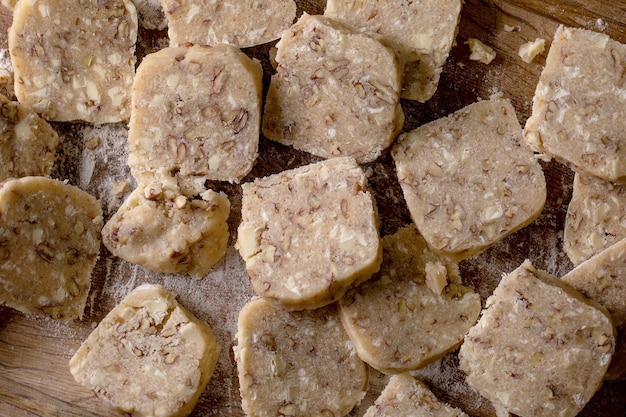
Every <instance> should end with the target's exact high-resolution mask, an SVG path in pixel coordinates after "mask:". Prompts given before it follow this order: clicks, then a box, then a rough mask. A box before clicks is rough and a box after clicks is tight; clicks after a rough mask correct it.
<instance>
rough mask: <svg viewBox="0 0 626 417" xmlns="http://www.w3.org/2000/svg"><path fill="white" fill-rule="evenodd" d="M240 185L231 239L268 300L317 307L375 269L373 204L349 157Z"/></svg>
mask: <svg viewBox="0 0 626 417" xmlns="http://www.w3.org/2000/svg"><path fill="white" fill-rule="evenodd" d="M242 188H243V196H242V208H241V216H242V222H241V224H240V225H239V229H238V236H237V243H236V245H237V248H238V250H239V253H240V254H241V257H242V258H243V259H244V261H245V262H246V269H247V271H248V275H249V277H250V283H251V284H252V288H253V289H254V291H255V292H256V293H257V294H258V295H259V296H261V297H264V298H265V299H266V300H267V301H269V302H270V303H272V304H274V305H275V306H279V307H281V308H285V309H290V310H297V309H305V308H317V307H321V306H323V305H326V304H329V303H331V302H333V301H335V300H337V299H338V298H340V297H341V296H342V295H343V294H344V293H345V291H346V290H347V289H349V288H350V287H353V286H356V285H358V284H359V283H361V282H363V281H365V280H366V279H368V278H370V277H371V276H372V274H373V273H374V272H376V271H378V268H379V267H380V262H381V245H380V238H379V235H378V218H377V210H376V206H375V202H374V199H373V197H372V195H371V194H370V192H369V190H368V185H367V178H366V177H365V174H364V173H363V170H362V169H361V168H360V167H359V166H358V165H357V164H356V162H355V161H354V159H352V158H347V157H343V158H332V159H328V160H326V161H322V162H318V163H315V164H311V165H306V166H303V167H299V168H295V169H292V170H288V171H283V172H281V173H279V174H274V175H270V176H268V177H265V178H258V179H256V180H255V181H254V182H251V183H246V184H243V185H242Z"/></svg>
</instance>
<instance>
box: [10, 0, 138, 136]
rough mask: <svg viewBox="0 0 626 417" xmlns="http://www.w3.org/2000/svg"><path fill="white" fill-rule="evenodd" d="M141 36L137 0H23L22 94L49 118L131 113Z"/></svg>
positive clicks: (18, 45) (18, 21) (19, 40)
mask: <svg viewBox="0 0 626 417" xmlns="http://www.w3.org/2000/svg"><path fill="white" fill-rule="evenodd" d="M136 42H137V11H136V9H135V5H134V4H133V2H132V1H130V0H105V1H97V2H93V1H86V2H77V1H67V0H37V1H20V2H18V3H17V4H16V5H15V9H14V10H13V24H12V25H11V27H10V29H9V50H10V52H11V60H12V62H13V68H14V70H15V95H16V96H17V98H18V100H19V101H20V102H21V103H22V104H25V105H27V106H30V107H32V108H33V109H34V110H35V111H36V112H37V113H39V114H41V115H42V117H43V118H45V119H46V120H53V121H59V122H63V121H75V120H83V121H86V122H90V123H96V124H101V123H113V122H120V121H125V120H128V118H129V117H130V95H131V86H132V83H133V76H134V73H135V62H136V58H135V43H136Z"/></svg>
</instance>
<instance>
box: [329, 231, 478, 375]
mask: <svg viewBox="0 0 626 417" xmlns="http://www.w3.org/2000/svg"><path fill="white" fill-rule="evenodd" d="M382 245H383V263H382V265H381V267H380V271H379V272H378V273H377V274H375V275H374V276H373V277H372V278H370V279H369V280H367V281H366V282H364V283H362V284H361V285H359V286H358V287H356V288H354V289H352V290H350V291H348V292H347V293H346V294H345V295H344V296H343V297H342V298H341V299H340V300H339V302H338V305H339V314H340V317H341V321H342V322H343V324H344V327H345V329H346V331H347V332H348V335H349V336H350V339H351V340H352V342H353V343H354V346H355V347H356V350H357V352H358V353H359V356H360V357H361V359H362V360H364V361H365V362H367V363H368V364H369V365H371V366H372V367H374V368H376V369H378V370H379V371H381V372H385V373H400V372H408V371H412V370H414V369H417V368H420V367H422V366H424V365H426V364H428V363H430V362H432V361H434V360H436V359H438V358H440V357H441V356H443V355H444V354H445V353H447V352H449V351H452V350H454V349H455V348H456V347H458V346H459V345H460V344H461V342H462V341H463V336H465V333H467V331H468V330H469V329H470V328H471V327H472V326H473V325H474V323H476V320H477V319H478V315H479V314H480V309H481V304H480V296H479V295H478V294H477V293H475V292H474V291H473V290H472V289H471V288H468V287H465V286H463V285H462V284H461V277H460V273H459V269H458V265H457V263H456V262H454V261H452V260H450V259H448V258H445V257H441V256H438V255H435V254H434V253H432V252H431V251H430V250H429V249H428V246H427V245H426V242H425V241H424V239H423V238H422V237H421V236H420V235H419V233H418V232H417V230H416V229H415V226H407V227H403V228H401V229H399V230H398V232H396V233H395V234H393V235H387V236H385V237H384V238H383V239H382Z"/></svg>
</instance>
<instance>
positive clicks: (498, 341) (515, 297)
mask: <svg viewBox="0 0 626 417" xmlns="http://www.w3.org/2000/svg"><path fill="white" fill-rule="evenodd" d="M614 348H615V333H614V328H613V324H612V321H611V317H610V315H609V313H608V312H607V311H606V310H605V309H604V308H602V307H601V306H600V305H599V304H597V303H594V302H592V301H591V300H589V299H587V298H585V297H584V296H582V295H581V294H580V293H579V292H577V291H576V290H574V289H573V288H572V287H570V286H568V285H567V284H565V283H563V282H562V281H561V280H559V279H558V278H556V277H554V276H552V275H549V274H547V273H545V272H542V271H538V270H536V269H535V268H534V267H533V266H532V265H531V263H530V262H529V261H526V262H524V263H523V264H522V265H521V266H520V267H519V268H518V269H516V270H515V271H513V272H512V273H510V274H509V275H507V276H505V277H503V278H502V280H501V281H500V284H499V285H498V287H497V288H496V290H495V291H494V293H493V295H492V296H491V297H489V299H488V300H487V304H486V309H485V310H484V311H483V314H482V317H481V318H480V320H479V321H478V323H477V324H476V325H475V326H474V327H473V328H472V329H471V330H470V331H469V333H468V334H467V336H466V337H465V342H464V343H463V344H462V345H461V349H460V352H459V358H460V368H461V370H463V371H465V372H466V373H467V379H466V381H467V383H468V384H469V385H470V386H472V387H473V388H474V389H476V390H477V391H478V392H480V394H482V395H483V396H484V397H486V398H487V399H489V400H490V401H491V402H493V403H494V405H496V407H498V406H500V407H502V408H503V409H505V410H507V411H508V412H510V413H513V414H516V415H519V416H521V417H527V416H528V417H530V416H535V417H541V416H556V415H558V416H560V417H571V416H575V415H576V414H578V412H579V411H580V410H581V409H582V408H583V407H584V405H585V404H586V403H587V401H589V399H590V398H591V397H592V396H593V394H594V393H595V392H596V391H597V390H598V388H600V385H601V384H602V379H603V377H604V374H605V372H606V370H607V367H608V366H609V362H610V360H611V355H612V354H613V350H614Z"/></svg>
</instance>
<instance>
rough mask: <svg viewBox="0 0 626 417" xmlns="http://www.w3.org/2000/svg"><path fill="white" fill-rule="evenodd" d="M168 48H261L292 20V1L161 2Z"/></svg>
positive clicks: (197, 0) (293, 12)
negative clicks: (193, 46) (229, 46)
mask: <svg viewBox="0 0 626 417" xmlns="http://www.w3.org/2000/svg"><path fill="white" fill-rule="evenodd" d="M161 4H162V6H163V10H164V11H165V16H166V18H167V21H168V26H169V30H168V35H169V38H170V44H171V45H172V46H179V45H184V44H185V43H192V44H196V45H216V44H229V45H233V46H236V47H238V48H247V47H250V46H255V45H261V44H264V43H268V42H271V41H274V40H276V39H278V38H280V37H281V35H282V34H283V32H284V31H285V30H287V29H288V28H289V26H291V24H292V23H293V21H294V20H295V19H296V2H295V1H294V0H225V1H219V2H215V1H213V2H207V1H205V0H161Z"/></svg>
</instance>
